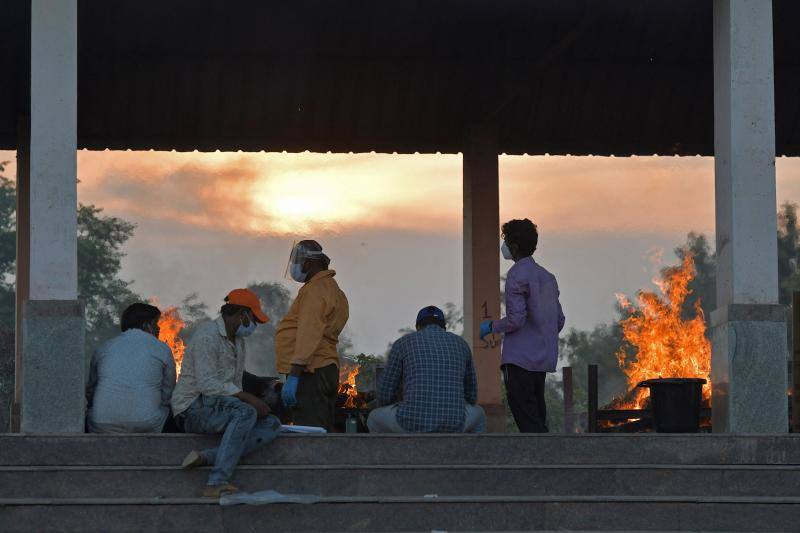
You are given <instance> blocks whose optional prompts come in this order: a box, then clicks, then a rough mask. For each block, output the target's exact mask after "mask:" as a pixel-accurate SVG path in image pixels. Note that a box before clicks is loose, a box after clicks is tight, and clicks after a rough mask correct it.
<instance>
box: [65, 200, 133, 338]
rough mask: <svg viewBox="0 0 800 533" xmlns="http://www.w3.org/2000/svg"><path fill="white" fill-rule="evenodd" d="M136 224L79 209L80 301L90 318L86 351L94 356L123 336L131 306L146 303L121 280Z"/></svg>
mask: <svg viewBox="0 0 800 533" xmlns="http://www.w3.org/2000/svg"><path fill="white" fill-rule="evenodd" d="M135 229H136V226H135V225H134V224H131V223H130V222H127V221H125V220H122V219H121V218H117V217H113V216H104V215H103V210H102V209H101V208H98V207H95V206H93V205H82V204H81V205H79V207H78V298H80V299H81V300H82V301H83V304H84V308H85V316H86V348H87V352H89V353H90V352H91V351H92V350H94V348H95V347H97V346H98V345H99V344H101V343H103V342H104V341H106V340H108V339H109V338H111V337H113V336H114V335H116V334H117V333H118V332H119V316H120V315H121V314H122V311H123V310H124V309H125V308H126V307H127V306H128V305H130V304H132V303H134V302H137V301H142V298H141V297H140V296H139V295H137V294H135V293H134V292H133V291H132V290H131V289H130V288H129V286H130V282H128V281H124V280H122V279H120V278H119V272H120V269H121V268H122V258H123V257H124V256H125V254H124V253H123V252H122V247H123V246H124V244H125V243H126V242H127V241H128V239H130V238H131V237H132V236H133V232H134V230H135Z"/></svg>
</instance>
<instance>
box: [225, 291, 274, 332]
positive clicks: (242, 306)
mask: <svg viewBox="0 0 800 533" xmlns="http://www.w3.org/2000/svg"><path fill="white" fill-rule="evenodd" d="M220 313H221V314H222V316H223V317H233V316H236V317H241V318H247V324H245V326H247V325H248V324H249V322H250V320H253V321H255V322H256V323H258V324H266V323H267V322H269V317H268V316H267V314H266V313H264V311H263V310H262V309H261V301H260V300H259V299H258V296H257V295H256V293H254V292H253V291H251V290H250V289H234V290H232V291H231V292H229V293H228V295H227V296H226V297H225V305H223V306H222V309H220Z"/></svg>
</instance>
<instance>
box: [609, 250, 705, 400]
mask: <svg viewBox="0 0 800 533" xmlns="http://www.w3.org/2000/svg"><path fill="white" fill-rule="evenodd" d="M694 276H695V268H694V258H693V257H692V256H691V255H690V254H687V255H686V257H685V258H684V260H683V263H682V264H681V265H680V266H679V267H675V268H670V269H668V270H666V271H665V272H664V274H663V275H662V277H661V279H656V280H653V283H655V284H656V285H657V286H658V288H659V292H660V295H659V294H657V293H655V292H647V291H641V292H640V293H639V295H638V297H637V303H638V306H635V305H634V304H632V303H631V302H630V301H629V300H628V299H627V298H625V296H623V295H619V294H618V295H617V299H618V300H619V302H620V305H621V306H622V308H623V309H624V310H627V311H629V312H630V316H629V317H628V318H626V319H624V320H623V321H622V333H623V337H624V339H625V340H626V341H627V342H628V343H629V344H630V345H631V346H633V347H634V348H635V349H636V359H635V360H634V361H631V362H626V352H625V350H624V349H623V348H620V350H619V351H618V352H617V360H618V361H619V366H620V368H621V369H622V371H623V372H624V373H625V375H626V376H627V378H628V389H629V391H628V393H627V394H626V396H625V397H624V398H623V399H620V400H617V401H615V402H614V403H615V407H616V408H618V409H641V408H643V406H644V404H645V402H646V400H647V398H648V397H649V396H648V392H647V390H645V389H642V388H637V387H636V385H637V384H639V382H641V381H644V380H646V379H653V378H677V377H681V378H705V379H706V380H707V383H706V384H705V385H704V386H703V399H704V400H709V399H710V398H711V384H710V379H709V374H710V372H711V343H710V342H709V341H708V339H707V338H706V324H705V320H704V317H703V310H702V308H701V307H700V300H699V299H698V300H697V302H696V303H695V306H694V311H695V316H694V318H691V319H689V320H684V319H683V318H682V317H681V308H682V306H683V303H684V301H685V300H686V297H687V296H688V295H689V293H690V292H691V291H690V290H689V283H690V282H691V281H692V280H693V279H694Z"/></svg>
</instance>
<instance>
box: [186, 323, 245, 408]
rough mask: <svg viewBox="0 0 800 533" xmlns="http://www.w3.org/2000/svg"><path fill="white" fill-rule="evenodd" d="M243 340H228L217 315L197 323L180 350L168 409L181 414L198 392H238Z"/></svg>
mask: <svg viewBox="0 0 800 533" xmlns="http://www.w3.org/2000/svg"><path fill="white" fill-rule="evenodd" d="M245 359H246V352H245V342H244V339H243V338H241V337H236V342H235V343H234V342H231V340H230V339H229V338H228V333H227V332H226V331H225V321H224V320H223V319H222V317H221V316H220V317H217V319H216V320H214V321H213V322H207V323H205V324H203V325H201V326H200V327H199V329H198V330H197V332H196V333H195V334H194V335H193V336H192V340H191V341H189V345H188V346H187V347H186V352H185V353H184V354H183V363H182V364H181V375H180V377H179V378H178V384H177V385H176V386H175V392H173V394H172V412H173V414H174V415H175V416H177V415H179V414H181V413H182V412H184V411H185V410H186V409H188V408H189V406H190V405H192V402H193V401H195V400H196V399H197V397H198V396H200V395H201V394H202V395H204V396H234V395H236V394H238V393H240V392H242V374H244V362H245Z"/></svg>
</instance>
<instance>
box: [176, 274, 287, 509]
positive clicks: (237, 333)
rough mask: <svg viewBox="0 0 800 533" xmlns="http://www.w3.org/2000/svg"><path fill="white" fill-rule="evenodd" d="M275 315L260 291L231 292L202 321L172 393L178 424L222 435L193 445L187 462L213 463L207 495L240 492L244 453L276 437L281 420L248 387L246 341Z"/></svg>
mask: <svg viewBox="0 0 800 533" xmlns="http://www.w3.org/2000/svg"><path fill="white" fill-rule="evenodd" d="M267 321H269V318H268V317H267V315H266V314H264V311H262V310H261V302H260V301H259V300H258V296H256V295H255V293H253V292H252V291H249V290H247V289H236V290H234V291H231V292H230V293H229V294H228V296H227V297H226V298H225V305H223V306H222V308H221V309H220V316H219V317H217V319H216V320H214V321H212V322H208V323H206V324H203V325H201V326H200V328H199V329H198V330H197V332H196V333H195V334H194V335H193V336H192V340H191V341H190V342H189V345H188V346H187V347H186V353H185V354H184V356H183V364H182V366H181V375H180V377H179V378H178V383H177V385H176V386H175V391H174V392H173V394H172V411H173V413H174V414H175V422H176V423H177V424H178V427H180V428H182V429H183V430H184V431H186V432H187V433H207V434H218V433H221V434H222V440H221V441H220V443H219V447H217V448H212V449H208V450H202V451H198V450H193V451H191V452H190V453H189V455H187V456H186V458H185V459H184V460H183V465H182V466H183V467H184V468H190V467H195V466H203V465H210V466H212V470H211V474H210V475H209V477H208V484H207V485H206V488H205V489H204V490H203V496H207V497H219V496H220V495H222V494H224V493H230V492H236V490H237V489H236V487H234V486H233V485H231V484H230V479H231V477H232V476H233V471H234V470H235V469H236V465H237V464H238V463H239V458H240V457H241V456H242V455H246V454H248V453H250V452H252V451H254V450H256V449H257V448H260V447H261V446H263V445H265V444H267V443H268V442H270V441H272V440H273V439H275V437H277V436H278V433H279V432H280V428H281V423H280V421H279V420H278V418H277V417H275V416H274V415H271V414H270V410H269V407H268V406H267V404H266V403H265V402H264V401H263V400H261V399H260V398H258V397H256V396H254V395H252V394H249V393H247V392H245V391H244V390H242V375H243V373H244V362H245V357H246V341H245V339H246V338H247V337H248V336H250V335H251V334H252V333H253V332H254V331H255V329H256V325H257V324H264V323H266V322H267Z"/></svg>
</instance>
